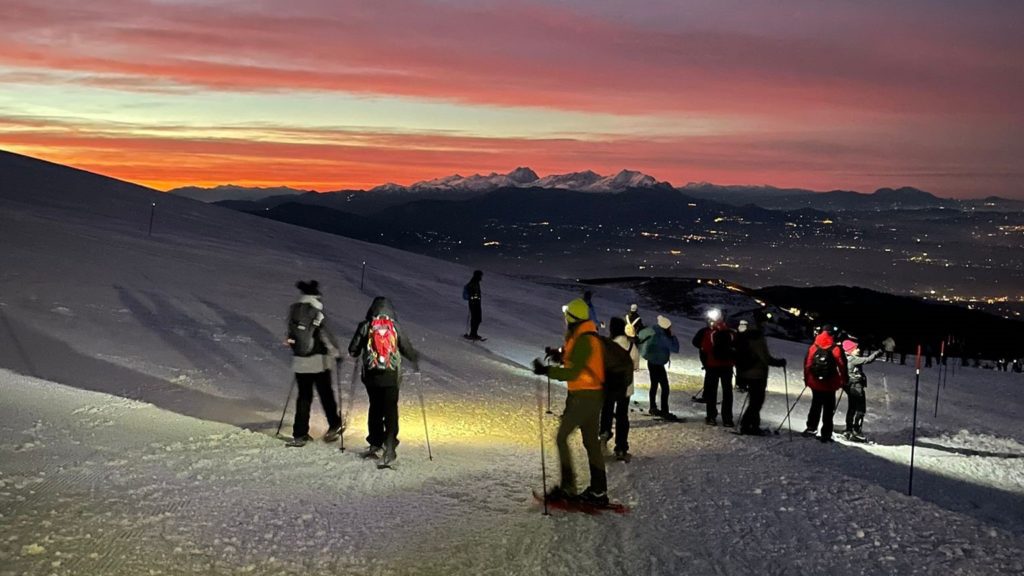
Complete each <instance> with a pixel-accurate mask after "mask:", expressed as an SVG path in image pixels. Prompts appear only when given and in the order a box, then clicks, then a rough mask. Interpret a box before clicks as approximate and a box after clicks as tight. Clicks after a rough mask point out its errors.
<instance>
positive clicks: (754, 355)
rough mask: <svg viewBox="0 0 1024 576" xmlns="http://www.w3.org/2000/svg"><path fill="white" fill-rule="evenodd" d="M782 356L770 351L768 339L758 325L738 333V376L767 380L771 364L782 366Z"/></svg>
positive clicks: (747, 378)
mask: <svg viewBox="0 0 1024 576" xmlns="http://www.w3.org/2000/svg"><path fill="white" fill-rule="evenodd" d="M782 365H783V361H782V359H781V358H776V357H774V356H772V355H771V353H769V352H768V340H767V339H766V338H765V336H764V331H763V330H761V329H760V328H757V327H751V328H748V329H747V331H746V332H738V333H737V334H736V377H737V378H742V379H744V380H766V379H767V378H768V367H769V366H782Z"/></svg>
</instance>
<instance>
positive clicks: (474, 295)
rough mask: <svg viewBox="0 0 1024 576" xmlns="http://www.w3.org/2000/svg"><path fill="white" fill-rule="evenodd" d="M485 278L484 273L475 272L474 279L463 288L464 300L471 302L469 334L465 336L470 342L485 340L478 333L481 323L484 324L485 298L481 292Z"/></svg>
mask: <svg viewBox="0 0 1024 576" xmlns="http://www.w3.org/2000/svg"><path fill="white" fill-rule="evenodd" d="M483 278H484V273H483V272H482V271H480V270H474V271H473V277H472V278H470V279H469V282H467V283H466V285H465V286H464V287H463V288H462V299H463V300H466V301H468V302H469V334H466V336H465V337H466V338H467V339H469V340H483V338H481V337H480V334H479V333H478V332H477V331H478V330H479V329H480V323H481V322H483V308H482V307H481V299H482V298H483V296H482V294H481V292H480V281H481V280H483Z"/></svg>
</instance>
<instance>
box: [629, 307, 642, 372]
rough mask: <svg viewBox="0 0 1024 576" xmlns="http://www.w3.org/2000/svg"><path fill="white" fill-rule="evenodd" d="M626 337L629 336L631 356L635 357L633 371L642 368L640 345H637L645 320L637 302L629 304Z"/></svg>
mask: <svg viewBox="0 0 1024 576" xmlns="http://www.w3.org/2000/svg"><path fill="white" fill-rule="evenodd" d="M625 320H626V337H627V338H629V344H630V347H629V357H630V358H632V359H633V371H634V372H635V371H638V370H640V347H639V346H638V345H637V341H636V335H637V334H639V333H640V331H641V330H643V329H644V321H643V319H642V318H640V312H639V307H638V306H637V305H636V304H630V305H629V312H627V313H626V317H625Z"/></svg>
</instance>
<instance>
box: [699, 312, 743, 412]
mask: <svg viewBox="0 0 1024 576" xmlns="http://www.w3.org/2000/svg"><path fill="white" fill-rule="evenodd" d="M735 337H736V333H735V332H734V331H733V330H732V329H730V328H729V327H728V326H726V324H725V320H722V319H719V320H717V321H715V322H714V324H712V326H711V328H710V329H708V330H705V331H703V333H702V337H701V341H700V351H701V353H702V357H703V359H704V406H705V417H704V423H705V424H707V425H708V426H717V425H718V387H719V384H721V387H722V425H723V426H726V427H728V428H732V427H733V426H734V425H735V424H734V423H733V420H732V373H733V367H734V366H735V365H736V359H735Z"/></svg>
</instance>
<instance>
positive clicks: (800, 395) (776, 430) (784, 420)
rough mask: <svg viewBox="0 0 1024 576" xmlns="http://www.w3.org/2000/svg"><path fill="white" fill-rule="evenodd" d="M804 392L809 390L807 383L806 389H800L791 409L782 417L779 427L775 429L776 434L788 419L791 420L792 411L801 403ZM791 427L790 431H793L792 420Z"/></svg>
mask: <svg viewBox="0 0 1024 576" xmlns="http://www.w3.org/2000/svg"><path fill="white" fill-rule="evenodd" d="M804 392H807V384H804V389H803V390H801V391H800V394H799V395H797V397H796V400H795V401H794V402H793V405H792V406H790V407H789V411H787V412H786V416H785V418H783V419H782V422H779V427H778V428H776V429H775V433H776V434H778V433H779V430H782V425H783V424H784V423H785V422H786V421H787V420H789V415H790V413H791V412H793V409H794V408H796V405H797V404H799V403H800V399H801V398H803V396H804ZM789 427H790V433H792V428H793V423H792V422H790V424H789Z"/></svg>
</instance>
